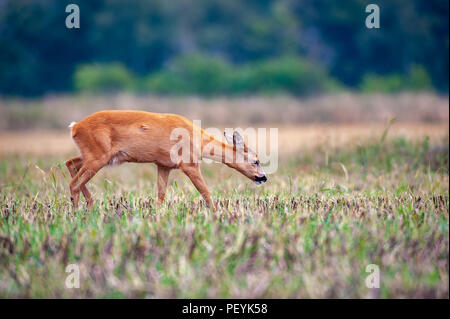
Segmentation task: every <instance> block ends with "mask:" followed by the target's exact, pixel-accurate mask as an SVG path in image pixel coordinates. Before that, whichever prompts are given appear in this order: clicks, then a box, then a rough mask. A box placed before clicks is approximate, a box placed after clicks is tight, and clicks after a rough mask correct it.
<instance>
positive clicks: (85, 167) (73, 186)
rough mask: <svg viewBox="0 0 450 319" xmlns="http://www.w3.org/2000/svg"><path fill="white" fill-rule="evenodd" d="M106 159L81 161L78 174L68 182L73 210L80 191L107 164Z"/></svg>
mask: <svg viewBox="0 0 450 319" xmlns="http://www.w3.org/2000/svg"><path fill="white" fill-rule="evenodd" d="M108 160H109V157H108V158H103V159H97V160H91V161H83V164H82V166H81V168H80V170H79V171H78V173H77V174H76V175H75V176H74V177H73V178H72V181H71V182H70V193H71V195H72V198H71V199H72V203H73V206H74V207H75V208H77V207H78V200H79V197H80V190H81V189H82V187H83V186H84V187H85V185H86V183H87V182H88V181H89V180H90V179H91V178H92V177H94V175H95V174H96V173H97V172H98V171H99V170H100V169H101V168H102V167H104V166H105V165H107V164H108Z"/></svg>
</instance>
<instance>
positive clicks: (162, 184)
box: [157, 165, 171, 207]
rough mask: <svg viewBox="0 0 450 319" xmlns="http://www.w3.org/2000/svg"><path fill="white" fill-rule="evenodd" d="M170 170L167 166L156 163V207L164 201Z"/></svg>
mask: <svg viewBox="0 0 450 319" xmlns="http://www.w3.org/2000/svg"><path fill="white" fill-rule="evenodd" d="M170 170H171V169H170V168H168V167H165V166H159V165H158V204H157V206H158V207H159V206H161V204H162V203H163V202H164V197H165V195H166V189H167V182H168V180H169V174H170Z"/></svg>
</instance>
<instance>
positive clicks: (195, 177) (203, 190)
mask: <svg viewBox="0 0 450 319" xmlns="http://www.w3.org/2000/svg"><path fill="white" fill-rule="evenodd" d="M180 168H181V170H182V171H183V173H185V174H186V175H187V176H188V177H189V179H190V180H191V181H192V183H193V184H194V186H195V187H196V188H197V189H198V191H199V192H200V194H202V197H203V199H204V200H205V202H206V204H208V206H209V207H211V208H212V209H213V210H214V211H216V207H215V206H214V203H213V201H212V199H211V192H210V191H209V189H208V187H207V186H206V184H205V180H204V179H203V176H202V173H201V171H200V167H199V166H198V164H195V163H191V164H184V163H183V164H181V165H180Z"/></svg>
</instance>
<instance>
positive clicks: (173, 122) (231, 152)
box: [66, 110, 267, 210]
mask: <svg viewBox="0 0 450 319" xmlns="http://www.w3.org/2000/svg"><path fill="white" fill-rule="evenodd" d="M69 127H71V129H72V138H73V140H74V141H75V143H76V144H77V146H78V148H79V150H80V152H81V156H78V157H75V158H72V159H70V160H68V161H67V162H66V166H67V168H68V169H69V172H70V175H71V176H72V181H71V182H70V194H71V200H72V203H73V206H74V207H75V208H77V207H78V201H79V195H80V191H81V192H82V193H83V195H84V197H85V199H86V203H87V206H88V207H89V208H90V207H92V204H93V200H92V196H91V194H90V192H89V190H88V189H87V187H86V183H87V182H88V181H89V180H90V179H91V178H92V177H93V176H94V175H95V174H96V173H97V172H98V171H99V170H100V169H101V168H102V167H104V166H106V165H113V164H121V163H123V162H135V163H155V164H156V165H157V167H158V180H157V184H158V202H157V205H158V206H160V205H161V204H162V202H163V201H164V195H165V192H166V188H167V181H168V178H169V173H170V171H171V170H172V169H177V168H179V169H181V170H182V171H183V172H184V173H185V174H186V175H187V176H188V177H189V178H190V180H191V181H192V183H193V184H194V186H195V187H196V188H197V189H198V191H199V192H200V194H201V195H202V197H203V199H204V200H205V201H206V203H207V205H208V206H209V207H211V208H212V209H213V210H216V208H215V206H214V204H213V202H212V200H211V193H210V191H209V190H208V187H207V186H206V184H205V181H204V180H203V176H202V174H201V172H200V168H199V165H198V163H199V160H201V159H202V158H209V159H212V160H214V161H217V162H222V163H224V164H226V165H228V166H229V167H231V168H234V169H236V170H237V171H239V172H240V173H242V174H243V175H245V176H247V177H248V178H250V179H251V180H253V181H254V182H255V183H257V184H261V183H262V182H266V181H267V177H266V174H265V173H264V171H263V169H262V167H261V166H260V163H259V160H258V156H257V155H256V153H255V152H253V151H252V150H250V149H249V148H248V147H247V145H246V143H245V142H244V140H243V138H242V136H241V135H240V134H239V133H238V132H236V131H235V132H234V133H233V137H232V138H231V137H230V136H228V135H227V134H225V137H226V140H227V143H223V142H221V141H219V140H217V139H215V138H214V137H213V136H211V135H209V134H207V133H206V132H205V131H203V130H202V129H201V128H199V127H197V126H195V125H194V124H193V123H192V122H191V121H189V120H188V119H186V118H185V117H183V116H180V115H176V114H159V113H150V112H144V111H117V110H116V111H100V112H97V113H94V114H91V115H89V116H88V117H86V118H85V119H84V120H82V121H81V122H78V123H75V122H72V124H70V126H69ZM180 128H181V129H184V130H186V132H189V133H188V134H189V139H188V141H189V145H188V148H189V150H188V151H189V154H188V155H189V156H188V157H184V158H176V159H175V160H174V159H173V157H174V156H172V155H173V153H172V154H171V152H173V149H174V146H176V144H177V140H174V139H173V136H172V135H173V134H172V132H173V131H174V130H176V129H180ZM196 134H197V136H198V137H199V143H194V139H193V138H192V137H193V135H196ZM207 145H208V146H209V147H206V146H207ZM211 146H212V147H211ZM177 153H178V152H177ZM177 155H178V154H177ZM237 158H240V159H241V160H237Z"/></svg>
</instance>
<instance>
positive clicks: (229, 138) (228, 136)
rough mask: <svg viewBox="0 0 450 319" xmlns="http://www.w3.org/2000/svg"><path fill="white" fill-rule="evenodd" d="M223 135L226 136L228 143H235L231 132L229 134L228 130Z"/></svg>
mask: <svg viewBox="0 0 450 319" xmlns="http://www.w3.org/2000/svg"><path fill="white" fill-rule="evenodd" d="M223 135H224V136H225V139H226V141H227V143H228V144H230V145H233V138H232V137H231V136H230V135H229V134H227V132H223Z"/></svg>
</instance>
